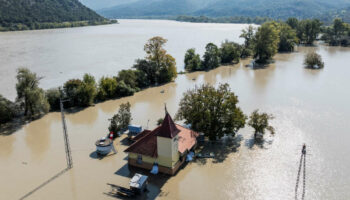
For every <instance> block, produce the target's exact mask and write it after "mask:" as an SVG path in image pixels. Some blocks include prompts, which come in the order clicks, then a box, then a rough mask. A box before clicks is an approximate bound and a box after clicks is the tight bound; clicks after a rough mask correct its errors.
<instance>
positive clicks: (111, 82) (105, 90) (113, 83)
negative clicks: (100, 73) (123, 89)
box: [97, 77, 117, 101]
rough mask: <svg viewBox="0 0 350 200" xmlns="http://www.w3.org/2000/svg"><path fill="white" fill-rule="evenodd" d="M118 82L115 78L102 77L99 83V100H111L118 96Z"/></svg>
mask: <svg viewBox="0 0 350 200" xmlns="http://www.w3.org/2000/svg"><path fill="white" fill-rule="evenodd" d="M116 91H117V80H116V79H115V78H109V77H102V78H101V79H100V81H99V85H98V92H97V98H98V99H99V100H101V101H104V100H107V99H111V98H114V97H116V96H117V95H116V94H117V92H116Z"/></svg>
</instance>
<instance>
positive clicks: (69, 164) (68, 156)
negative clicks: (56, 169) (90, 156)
mask: <svg viewBox="0 0 350 200" xmlns="http://www.w3.org/2000/svg"><path fill="white" fill-rule="evenodd" d="M65 101H67V100H65ZM63 102H64V101H62V99H60V107H61V116H62V125H63V138H64V146H65V150H66V160H67V168H68V169H71V168H72V167H73V160H72V155H71V150H70V145H69V138H68V134H67V125H66V119H65V117H64V108H63Z"/></svg>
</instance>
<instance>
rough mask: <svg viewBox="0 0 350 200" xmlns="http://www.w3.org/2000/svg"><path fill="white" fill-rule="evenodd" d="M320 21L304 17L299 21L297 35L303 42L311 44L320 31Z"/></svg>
mask: <svg viewBox="0 0 350 200" xmlns="http://www.w3.org/2000/svg"><path fill="white" fill-rule="evenodd" d="M321 25H322V23H321V22H320V21H319V20H318V19H313V20H311V19H306V20H302V21H300V22H299V26H298V29H297V35H298V37H299V40H300V42H301V43H303V44H307V45H312V44H313V42H314V41H315V40H316V38H317V36H318V34H319V33H320V32H321Z"/></svg>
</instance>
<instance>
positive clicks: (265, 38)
mask: <svg viewBox="0 0 350 200" xmlns="http://www.w3.org/2000/svg"><path fill="white" fill-rule="evenodd" d="M279 41H280V38H279V30H278V28H277V27H276V22H266V23H264V24H263V25H261V26H260V27H259V28H258V31H257V32H256V34H255V37H254V45H253V46H254V58H255V60H256V62H257V63H266V62H267V61H268V60H269V59H271V58H272V57H273V56H274V55H275V54H276V53H277V50H278V44H279Z"/></svg>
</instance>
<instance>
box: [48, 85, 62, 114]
mask: <svg viewBox="0 0 350 200" xmlns="http://www.w3.org/2000/svg"><path fill="white" fill-rule="evenodd" d="M61 95H62V94H61V92H60V90H59V89H58V88H52V89H49V90H47V91H46V98H47V101H48V102H49V104H50V109H51V110H59V109H60V98H61V97H62V96H61Z"/></svg>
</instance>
